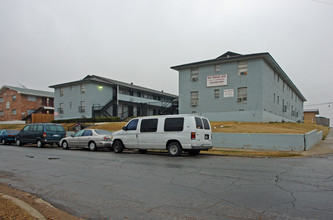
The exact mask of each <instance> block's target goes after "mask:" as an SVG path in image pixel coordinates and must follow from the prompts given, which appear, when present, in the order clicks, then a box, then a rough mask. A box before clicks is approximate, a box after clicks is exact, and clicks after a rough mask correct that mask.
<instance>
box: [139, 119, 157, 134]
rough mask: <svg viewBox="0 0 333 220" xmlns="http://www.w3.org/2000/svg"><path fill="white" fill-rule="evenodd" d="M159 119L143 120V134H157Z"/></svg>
mask: <svg viewBox="0 0 333 220" xmlns="http://www.w3.org/2000/svg"><path fill="white" fill-rule="evenodd" d="M157 121H158V119H157V118H156V119H143V120H142V121H141V128H140V131H141V132H156V131H157Z"/></svg>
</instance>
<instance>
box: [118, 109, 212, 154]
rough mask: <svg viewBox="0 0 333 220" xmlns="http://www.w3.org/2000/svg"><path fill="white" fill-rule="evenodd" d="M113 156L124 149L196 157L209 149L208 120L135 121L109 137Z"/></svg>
mask: <svg viewBox="0 0 333 220" xmlns="http://www.w3.org/2000/svg"><path fill="white" fill-rule="evenodd" d="M112 146H113V150H114V152H115V153H121V152H122V151H123V149H124V148H128V149H133V148H137V149H139V152H140V153H144V152H146V151H147V149H162V150H167V151H168V152H169V155H170V156H179V155H181V153H182V151H184V152H187V153H189V154H190V155H197V154H199V153H200V151H201V150H208V149H211V148H212V130H211V127H210V123H209V121H208V119H207V118H204V117H202V116H199V115H161V116H147V117H138V118H134V119H132V120H131V121H129V122H128V123H127V124H126V126H125V127H123V129H122V130H120V131H116V132H114V133H113V134H112Z"/></svg>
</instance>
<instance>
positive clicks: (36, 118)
mask: <svg viewBox="0 0 333 220" xmlns="http://www.w3.org/2000/svg"><path fill="white" fill-rule="evenodd" d="M52 120H54V115H53V114H38V113H33V114H31V123H50V122H51V121H52Z"/></svg>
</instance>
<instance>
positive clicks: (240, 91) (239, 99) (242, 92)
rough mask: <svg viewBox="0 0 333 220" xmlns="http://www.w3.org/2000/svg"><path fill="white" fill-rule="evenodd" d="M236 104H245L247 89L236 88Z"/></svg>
mask: <svg viewBox="0 0 333 220" xmlns="http://www.w3.org/2000/svg"><path fill="white" fill-rule="evenodd" d="M237 93H238V96H237V102H240V103H246V102H247V87H239V88H237Z"/></svg>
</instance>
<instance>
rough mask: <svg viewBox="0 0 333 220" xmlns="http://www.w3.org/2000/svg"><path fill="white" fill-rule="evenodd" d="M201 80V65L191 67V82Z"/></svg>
mask: <svg viewBox="0 0 333 220" xmlns="http://www.w3.org/2000/svg"><path fill="white" fill-rule="evenodd" d="M198 80H199V67H193V68H191V82H196V81H198Z"/></svg>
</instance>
